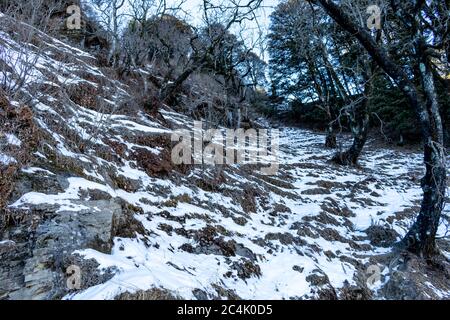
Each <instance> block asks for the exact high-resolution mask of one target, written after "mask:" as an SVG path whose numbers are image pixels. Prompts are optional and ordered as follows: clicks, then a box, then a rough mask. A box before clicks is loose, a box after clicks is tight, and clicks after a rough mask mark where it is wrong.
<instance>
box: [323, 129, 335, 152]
mask: <svg viewBox="0 0 450 320" xmlns="http://www.w3.org/2000/svg"><path fill="white" fill-rule="evenodd" d="M325 147H327V148H330V149H334V148H336V147H337V139H336V133H335V132H334V128H333V123H332V122H330V123H329V124H328V126H327V135H326V138H325Z"/></svg>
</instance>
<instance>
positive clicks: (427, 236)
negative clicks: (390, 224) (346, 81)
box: [317, 0, 446, 257]
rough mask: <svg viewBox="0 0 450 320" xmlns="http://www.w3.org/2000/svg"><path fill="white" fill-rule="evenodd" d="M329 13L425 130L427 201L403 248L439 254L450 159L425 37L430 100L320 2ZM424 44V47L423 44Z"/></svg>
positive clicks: (417, 39) (328, 2)
mask: <svg viewBox="0 0 450 320" xmlns="http://www.w3.org/2000/svg"><path fill="white" fill-rule="evenodd" d="M317 1H318V2H319V3H320V5H321V6H322V7H323V8H324V9H325V11H326V12H327V13H328V14H329V15H330V16H331V17H332V18H333V19H334V20H335V21H336V22H337V23H338V24H339V25H340V26H341V27H342V28H344V29H345V30H347V31H348V32H349V33H350V34H352V35H354V36H355V37H356V38H357V39H358V41H359V42H360V43H361V44H362V45H363V46H364V48H365V49H366V50H367V52H368V53H369V54H370V55H371V56H372V58H373V59H374V60H375V61H376V63H377V64H378V65H379V66H380V67H381V68H382V69H383V70H384V71H385V72H386V73H387V74H388V75H389V76H390V77H391V78H392V79H393V80H394V82H395V83H396V84H397V86H398V87H399V89H400V90H401V91H402V92H403V94H404V95H405V96H406V97H407V99H408V102H409V104H410V106H411V108H412V109H413V110H414V111H415V113H416V116H417V119H418V121H419V123H420V126H421V129H422V136H423V141H424V161H425V168H426V174H425V176H424V177H423V179H422V189H423V199H422V205H421V209H420V213H419V215H418V218H417V220H416V222H415V223H414V225H413V226H412V228H411V230H410V231H409V232H408V233H407V235H406V236H405V238H404V239H403V240H402V242H401V244H402V245H403V247H404V248H406V249H408V250H409V251H412V252H414V253H416V254H419V255H421V256H426V257H428V256H431V255H433V254H435V253H436V251H437V249H436V232H437V228H438V225H439V220H440V217H441V212H442V209H443V203H444V198H445V192H446V158H445V150H444V145H443V129H442V121H441V117H440V115H439V106H438V100H437V97H436V90H435V87H434V79H433V72H432V69H431V66H430V63H429V61H428V57H427V55H426V53H425V52H426V50H425V49H424V48H423V40H421V38H422V36H421V35H420V33H419V32H415V34H414V39H412V40H413V41H412V42H413V43H416V44H417V43H418V44H419V45H418V47H416V49H417V50H416V51H417V53H418V56H419V57H420V60H419V62H420V71H421V78H422V84H423V88H424V92H425V96H426V99H427V103H426V104H425V103H423V102H422V101H421V99H419V96H418V93H417V89H416V87H415V86H414V84H413V83H412V81H411V80H410V79H409V78H408V75H407V74H406V72H405V71H404V70H403V69H402V68H401V67H400V66H399V65H398V64H396V63H395V62H394V61H393V60H392V59H391V57H390V56H389V55H388V53H387V52H386V50H385V49H384V48H382V47H380V46H378V45H377V43H376V42H375V41H374V39H373V38H372V37H371V35H370V34H369V33H368V32H367V31H366V30H364V29H363V28H362V27H361V26H359V25H358V24H356V23H355V22H354V20H353V19H352V18H351V17H350V16H349V15H347V14H346V13H345V12H344V11H343V10H342V9H341V8H340V7H339V6H338V5H336V4H335V3H334V2H333V1H332V0H317ZM421 43H422V44H421Z"/></svg>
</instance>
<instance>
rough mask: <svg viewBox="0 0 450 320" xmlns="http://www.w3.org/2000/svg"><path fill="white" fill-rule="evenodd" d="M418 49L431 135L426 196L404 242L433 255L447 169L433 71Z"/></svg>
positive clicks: (418, 251)
mask: <svg viewBox="0 0 450 320" xmlns="http://www.w3.org/2000/svg"><path fill="white" fill-rule="evenodd" d="M418 51H419V52H420V53H421V55H422V59H421V62H420V67H419V68H420V75H421V80H422V86H423V90H424V93H425V96H426V100H427V106H426V108H427V112H428V114H429V115H430V117H429V118H430V122H431V126H430V130H431V132H430V134H431V135H430V137H429V138H428V139H427V141H426V142H425V148H424V159H425V161H424V162H425V167H426V173H425V176H424V177H423V178H422V181H421V182H422V189H423V192H424V195H423V200H422V205H421V209H420V213H419V216H418V218H417V220H416V222H415V223H414V225H413V226H412V228H411V229H410V230H409V232H408V233H407V235H406V236H405V238H404V239H403V241H402V244H403V245H404V246H405V247H407V248H408V249H409V250H410V251H413V252H414V253H416V254H421V255H424V256H431V255H433V254H435V253H436V252H437V248H436V243H435V237H436V233H437V229H438V226H439V220H440V216H441V212H442V209H443V208H444V201H445V192H446V186H447V172H446V158H445V150H444V137H443V128H442V120H441V116H440V114H439V104H438V97H437V94H436V88H435V84H434V76H433V70H432V68H431V66H430V63H429V61H428V59H427V56H426V54H425V50H423V47H422V46H420V45H419V48H418Z"/></svg>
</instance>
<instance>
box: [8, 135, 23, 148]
mask: <svg viewBox="0 0 450 320" xmlns="http://www.w3.org/2000/svg"><path fill="white" fill-rule="evenodd" d="M6 141H7V142H8V143H9V144H10V145H13V146H16V147H20V146H21V145H22V141H20V139H19V138H17V137H16V136H15V135H14V134H11V133H7V134H6Z"/></svg>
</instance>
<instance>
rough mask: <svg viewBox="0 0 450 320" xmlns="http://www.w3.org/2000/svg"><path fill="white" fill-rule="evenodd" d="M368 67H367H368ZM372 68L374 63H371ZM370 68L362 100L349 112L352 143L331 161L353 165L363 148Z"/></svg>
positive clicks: (367, 124)
mask: <svg viewBox="0 0 450 320" xmlns="http://www.w3.org/2000/svg"><path fill="white" fill-rule="evenodd" d="M368 69H369V68H368ZM371 69H372V70H374V69H375V65H374V64H372V67H371ZM372 70H368V72H367V75H366V84H365V87H364V98H363V101H361V102H360V103H358V104H356V106H355V107H354V108H353V110H351V114H350V128H351V130H352V135H353V144H352V146H351V147H350V148H349V149H348V150H347V151H345V152H340V153H337V154H336V155H335V156H334V157H333V159H332V161H334V162H335V163H338V164H341V165H347V166H348V165H349V166H354V165H356V164H357V163H358V159H359V156H360V155H361V152H362V151H363V149H364V145H365V144H366V141H367V135H368V133H369V111H368V110H369V103H370V96H371V95H372V87H373V83H372V82H373V78H372Z"/></svg>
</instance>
